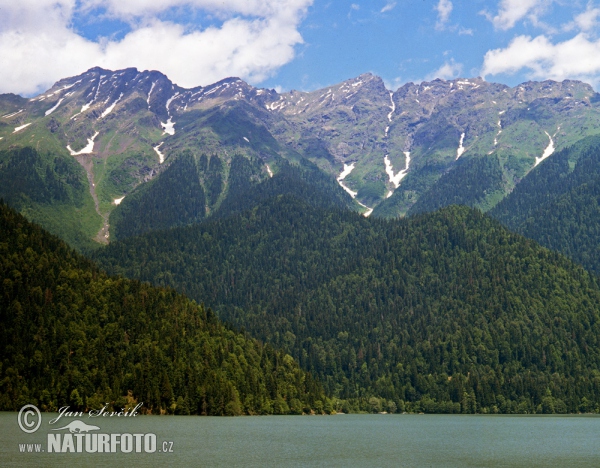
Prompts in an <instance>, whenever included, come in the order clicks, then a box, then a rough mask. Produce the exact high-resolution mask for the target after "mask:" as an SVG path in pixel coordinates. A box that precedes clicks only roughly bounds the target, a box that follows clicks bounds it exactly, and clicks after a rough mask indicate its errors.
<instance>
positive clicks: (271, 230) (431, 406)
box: [96, 196, 600, 413]
mask: <svg viewBox="0 0 600 468" xmlns="http://www.w3.org/2000/svg"><path fill="white" fill-rule="evenodd" d="M96 258H97V259H98V261H100V262H101V264H102V265H103V266H104V267H106V268H108V269H109V270H110V271H112V272H114V273H120V274H125V275H127V276H130V277H135V278H139V279H141V280H147V281H151V282H154V283H155V284H157V285H162V286H173V287H175V288H177V289H179V290H180V291H181V292H185V293H186V294H188V295H189V296H190V297H193V298H196V299H202V300H204V301H206V303H209V304H211V305H214V307H215V308H216V310H217V311H218V313H219V315H220V317H221V318H223V319H225V320H227V321H229V322H231V323H232V324H234V325H235V326H237V327H244V328H245V329H246V330H248V331H249V332H250V333H252V334H253V335H254V336H257V337H260V338H262V339H264V340H265V341H268V342H269V343H272V344H273V345H274V346H282V347H284V349H286V350H287V351H288V352H290V353H291V354H292V355H293V356H294V357H295V358H296V359H298V361H299V363H300V365H302V366H305V368H307V369H308V370H310V371H312V372H313V373H314V374H316V375H317V376H318V377H319V378H320V379H321V380H322V382H323V383H324V385H325V386H326V389H327V391H329V392H331V394H333V395H335V396H336V397H339V398H344V399H348V403H349V407H354V408H355V409H356V408H362V409H367V410H371V411H373V410H378V409H381V408H384V409H385V408H388V409H408V410H414V411H428V412H434V411H435V412H458V411H461V412H502V413H513V412H521V413H522V412H548V413H551V412H567V411H569V412H578V411H598V410H600V406H599V404H600V371H599V370H598V369H599V366H600V347H599V343H598V337H599V336H600V289H599V287H598V284H597V281H596V279H595V278H594V277H592V276H590V275H589V274H588V273H587V272H586V271H585V270H584V269H583V268H581V267H579V266H577V265H575V264H573V263H571V262H570V261H569V260H567V259H566V258H565V257H563V256H561V255H560V254H558V253H555V252H552V251H549V250H546V249H544V248H542V247H540V246H539V245H537V244H536V243H535V242H533V241H530V240H528V239H525V238H523V237H521V236H519V235H517V234H513V233H511V232H509V231H507V230H506V229H504V228H503V227H502V226H501V225H500V224H499V223H497V222H496V221H494V220H492V219H490V218H488V217H486V216H484V215H483V214H481V212H479V211H477V210H472V209H468V208H464V207H462V208H459V207H449V208H445V209H442V210H440V211H438V212H435V213H432V214H424V215H418V216H415V217H412V218H409V219H406V220H400V221H385V220H381V219H379V220H378V219H365V218H363V217H361V216H359V215H357V214H355V213H351V212H348V211H343V210H326V209H320V208H313V207H311V206H309V205H307V204H305V203H304V202H301V201H299V200H297V199H295V198H291V197H287V196H280V197H276V198H273V199H271V200H269V201H268V202H266V203H264V204H262V205H259V206H257V207H255V208H254V209H252V210H249V211H246V212H244V213H243V214H240V215H237V216H233V217H230V218H226V219H221V220H214V221H211V222H208V221H207V222H204V223H202V224H199V225H194V226H189V227H185V228H176V229H173V230H169V231H159V232H154V233H149V234H147V235H144V236H141V237H136V238H131V239H127V240H126V241H123V242H117V243H113V244H111V245H109V246H108V247H106V248H104V249H102V250H101V251H99V252H97V254H96Z"/></svg>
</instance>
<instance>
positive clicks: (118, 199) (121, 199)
mask: <svg viewBox="0 0 600 468" xmlns="http://www.w3.org/2000/svg"><path fill="white" fill-rule="evenodd" d="M123 198H125V195H123V196H122V197H121V198H115V199H114V200H113V203H114V204H115V205H120V204H121V202H122V201H123Z"/></svg>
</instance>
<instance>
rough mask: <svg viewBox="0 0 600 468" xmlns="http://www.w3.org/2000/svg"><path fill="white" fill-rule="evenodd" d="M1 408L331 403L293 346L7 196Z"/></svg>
mask: <svg viewBox="0 0 600 468" xmlns="http://www.w3.org/2000/svg"><path fill="white" fill-rule="evenodd" d="M0 280H1V284H2V294H1V295H0V322H1V323H2V327H0V410H2V411H16V410H17V409H18V408H20V407H21V406H23V405H24V404H25V403H30V404H34V405H37V406H39V407H40V408H41V409H42V410H44V411H56V410H57V408H59V407H61V406H65V405H69V406H70V407H71V410H75V411H77V410H78V411H83V410H85V409H86V408H88V409H98V408H101V407H103V406H104V405H105V404H107V403H108V404H109V405H110V407H112V408H115V409H116V410H117V411H118V409H117V408H119V409H120V408H123V407H125V406H130V407H133V406H135V405H136V403H138V402H139V403H142V402H143V404H144V406H143V411H147V412H151V413H164V412H169V413H176V414H209V415H222V414H228V415H237V414H288V413H292V414H300V413H302V412H303V411H304V412H310V411H311V409H314V410H317V411H323V410H324V409H328V408H330V402H329V400H328V399H327V398H326V396H325V395H324V393H323V390H322V387H321V386H320V385H319V384H318V383H317V382H315V381H314V380H313V379H312V378H311V377H310V375H308V374H306V373H305V372H303V371H302V370H301V369H300V368H299V367H298V365H297V363H296V362H295V361H294V360H293V359H292V358H291V357H290V356H289V355H287V354H284V353H282V352H281V351H277V350H274V349H273V348H272V347H271V346H269V345H263V344H261V343H259V342H257V341H256V340H253V339H250V338H249V337H247V336H246V335H244V334H241V333H237V332H234V331H232V330H231V329H230V328H227V327H226V326H225V325H223V324H222V323H221V322H220V321H219V320H218V319H217V318H216V317H215V315H214V314H213V312H212V311H211V310H210V309H207V308H205V307H204V306H203V305H198V304H196V303H195V302H193V301H190V300H189V299H187V298H185V297H183V296H181V295H180V294H177V293H175V291H173V290H172V289H165V288H155V287H152V286H150V285H148V284H143V283H140V282H138V281H132V280H126V279H123V278H116V277H110V276H107V275H106V274H105V273H103V272H102V271H100V270H99V269H98V268H97V267H96V266H95V265H94V264H93V263H92V262H91V261H89V260H88V259H86V258H84V257H82V256H81V255H79V254H77V253H76V252H75V251H74V250H72V249H71V248H70V247H69V246H67V245H66V244H65V243H64V242H63V241H61V240H59V239H58V238H56V237H54V236H52V235H49V234H48V233H47V232H45V231H44V230H43V229H41V228H40V227H38V226H37V225H33V224H31V223H29V222H28V221H27V220H26V219H25V218H24V217H23V216H21V215H19V214H17V213H16V212H15V211H13V210H12V209H10V208H8V207H7V206H6V205H5V204H3V203H0Z"/></svg>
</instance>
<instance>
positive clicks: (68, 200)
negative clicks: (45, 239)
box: [0, 147, 102, 249]
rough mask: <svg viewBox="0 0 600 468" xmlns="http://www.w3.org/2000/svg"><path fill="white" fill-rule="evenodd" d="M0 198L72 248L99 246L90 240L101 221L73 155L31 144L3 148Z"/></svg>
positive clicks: (0, 163) (0, 162) (0, 170)
mask: <svg viewBox="0 0 600 468" xmlns="http://www.w3.org/2000/svg"><path fill="white" fill-rule="evenodd" d="M0 198H3V199H4V201H5V202H6V203H8V204H9V205H11V206H12V207H14V208H15V209H17V210H19V211H20V212H22V213H23V214H24V215H25V216H27V218H28V219H30V220H32V221H35V222H37V223H40V224H41V225H43V226H44V227H45V229H47V230H49V231H50V232H52V233H53V234H56V235H59V236H61V237H62V238H63V239H65V240H66V241H67V242H69V244H71V245H72V246H73V247H76V248H78V249H84V248H94V247H97V244H96V243H95V242H93V241H92V240H91V239H92V237H94V235H95V234H96V233H97V232H98V230H99V229H100V227H101V225H102V220H101V218H100V216H98V215H97V214H96V212H95V209H94V202H93V200H92V197H91V195H90V192H89V188H88V182H87V178H86V174H85V171H84V169H83V168H82V167H81V166H80V165H79V164H78V163H77V161H75V159H74V158H72V157H66V156H64V155H55V154H51V153H40V152H38V151H36V150H35V149H33V148H30V147H25V148H18V149H12V150H8V151H0Z"/></svg>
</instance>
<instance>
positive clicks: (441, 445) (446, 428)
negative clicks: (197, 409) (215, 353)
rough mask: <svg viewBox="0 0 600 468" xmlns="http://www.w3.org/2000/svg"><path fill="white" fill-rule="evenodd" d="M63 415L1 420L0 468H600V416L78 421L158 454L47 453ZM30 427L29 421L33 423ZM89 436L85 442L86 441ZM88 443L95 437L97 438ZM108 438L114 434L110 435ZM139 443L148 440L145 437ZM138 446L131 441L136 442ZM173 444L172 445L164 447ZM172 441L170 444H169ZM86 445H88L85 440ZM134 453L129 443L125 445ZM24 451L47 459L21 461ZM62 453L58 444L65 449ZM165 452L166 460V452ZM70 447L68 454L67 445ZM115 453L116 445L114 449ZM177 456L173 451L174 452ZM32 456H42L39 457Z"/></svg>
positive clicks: (63, 433)
mask: <svg viewBox="0 0 600 468" xmlns="http://www.w3.org/2000/svg"><path fill="white" fill-rule="evenodd" d="M56 416H57V415H50V414H47V413H46V414H43V415H42V424H41V426H40V428H39V430H38V431H37V432H35V433H32V434H26V433H24V432H22V430H21V429H20V428H19V425H18V422H17V413H0V441H1V444H0V466H2V467H7V466H19V467H21V466H61V467H64V466H69V467H80V466H81V467H84V466H127V467H128V468H134V467H138V466H158V465H168V466H206V467H213V466H223V467H238V466H239V467H287V466H292V467H293V466H324V467H353V466H358V467H386V466H390V467H397V466H407V467H413V466H414V467H471V466H472V467H513V466H514V467H516V466H522V467H536V466H539V467H557V466H564V467H579V466H589V467H598V466H600V417H595V416H483V415H481V416H480V415H473V416H471V415H468V416H467V415H464V416H463V415H335V416H254V417H236V418H226V417H221V418H219V417H197V416H137V417H136V418H127V419H114V418H113V419H107V418H105V419H102V418H95V419H94V418H88V417H87V415H85V416H84V417H83V418H78V419H80V420H81V421H83V422H84V423H86V424H91V425H95V426H96V427H97V428H99V429H96V430H91V431H90V434H92V433H94V432H95V433H96V436H98V437H99V436H100V435H101V434H99V433H100V432H101V433H107V434H111V433H117V434H125V433H129V434H146V433H152V434H155V435H156V451H155V452H154V453H145V452H144V451H143V450H142V453H136V452H135V449H133V451H132V452H131V453H122V452H120V451H119V450H117V453H86V452H85V448H82V450H83V453H48V434H53V435H52V437H55V438H56V437H57V434H60V435H61V436H62V437H63V439H61V440H62V442H64V441H65V439H64V438H66V437H71V438H74V437H75V435H73V436H69V431H68V430H62V431H51V430H50V429H51V428H56V427H63V426H65V425H66V424H67V423H69V422H71V421H73V418H70V419H66V418H63V419H61V420H60V421H59V422H57V423H56V424H55V425H52V426H51V425H49V420H50V419H52V418H53V417H56ZM28 421H29V422H30V424H31V423H32V420H28ZM84 437H85V436H80V438H81V439H83V438H84ZM90 437H91V436H90ZM107 437H108V436H107ZM139 437H140V440H141V437H142V436H139ZM130 442H131V440H130ZM164 442H166V445H165V444H164ZM170 442H172V443H173V444H172V446H171V444H170ZM81 443H82V445H84V443H83V442H81ZM123 443H124V444H125V449H127V441H124V442H123ZM19 444H26V445H25V446H24V447H25V450H27V448H26V447H27V444H29V445H31V446H33V447H35V444H40V446H41V449H42V450H44V452H43V453H27V452H25V453H21V452H20V448H19ZM59 445H60V444H59ZM163 448H164V449H165V450H166V452H163V451H162V450H163ZM67 449H68V447H67ZM117 449H118V447H117ZM169 449H172V451H169ZM34 451H35V449H34Z"/></svg>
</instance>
